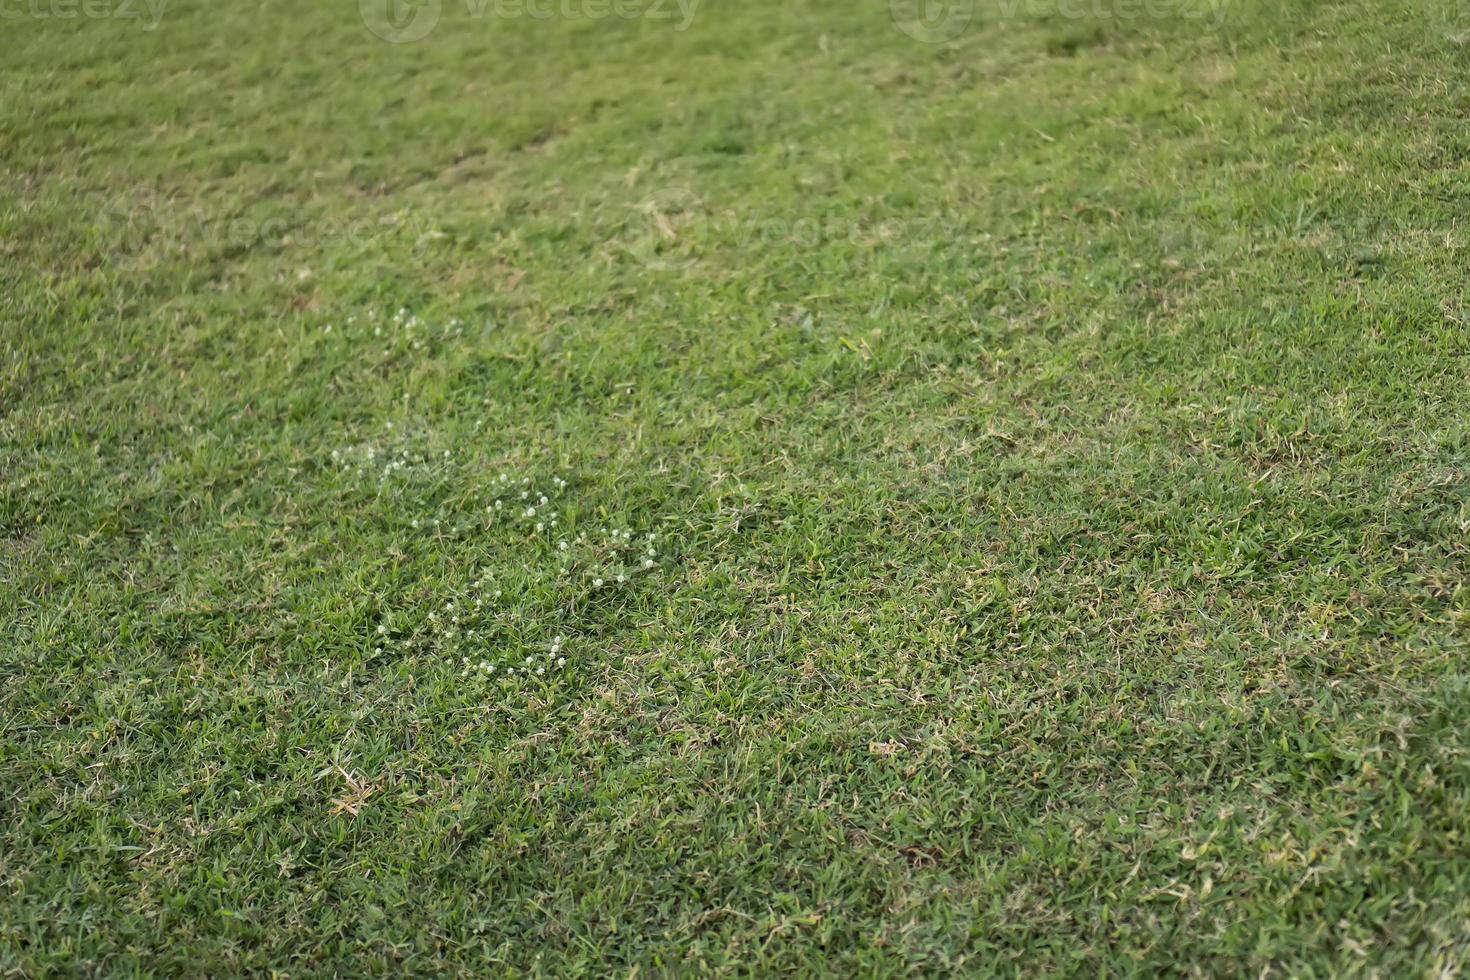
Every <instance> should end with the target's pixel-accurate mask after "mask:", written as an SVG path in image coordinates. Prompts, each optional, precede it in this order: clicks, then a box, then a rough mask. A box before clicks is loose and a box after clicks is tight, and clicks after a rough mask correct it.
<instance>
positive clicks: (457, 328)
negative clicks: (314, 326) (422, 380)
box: [322, 307, 464, 356]
mask: <svg viewBox="0 0 1470 980" xmlns="http://www.w3.org/2000/svg"><path fill="white" fill-rule="evenodd" d="M363 318H364V319H365V320H366V321H367V325H370V326H371V327H372V331H373V334H372V335H373V336H374V337H376V338H379V339H380V340H381V339H383V338H384V337H385V336H386V338H387V342H388V343H389V344H390V345H391V344H398V345H399V346H401V347H406V348H407V349H409V350H415V351H418V350H423V349H424V345H425V344H426V343H428V342H432V341H433V340H434V339H435V337H436V336H437V337H439V338H442V339H446V340H447V339H449V338H452V337H462V336H464V323H463V322H461V321H460V320H458V319H450V320H449V321H448V322H446V323H444V324H442V325H440V326H437V327H436V326H434V325H432V324H427V323H425V322H424V321H423V320H420V319H419V317H418V314H416V313H412V312H410V311H409V309H408V308H407V307H400V308H399V309H398V310H397V312H395V313H392V314H387V313H380V312H379V311H377V310H368V311H367V313H366V314H364V317H363ZM357 323H358V319H357V314H355V313H353V314H350V315H348V316H347V317H346V319H344V320H343V321H342V330H341V331H340V332H341V333H342V334H352V333H355V332H356V331H357V329H358V327H357ZM334 326H335V325H334V324H332V323H326V324H323V325H322V333H323V334H325V335H330V334H331V333H332V330H333V328H334ZM364 329H365V328H364ZM392 353H393V349H392V347H391V346H390V347H388V348H385V349H384V351H383V354H384V356H389V355H391V354H392Z"/></svg>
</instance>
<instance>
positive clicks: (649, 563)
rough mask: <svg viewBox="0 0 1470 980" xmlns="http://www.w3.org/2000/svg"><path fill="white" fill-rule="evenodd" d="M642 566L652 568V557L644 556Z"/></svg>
mask: <svg viewBox="0 0 1470 980" xmlns="http://www.w3.org/2000/svg"><path fill="white" fill-rule="evenodd" d="M643 567H644V568H652V567H653V559H652V558H645V559H643Z"/></svg>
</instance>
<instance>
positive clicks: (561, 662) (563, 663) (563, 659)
mask: <svg viewBox="0 0 1470 980" xmlns="http://www.w3.org/2000/svg"><path fill="white" fill-rule="evenodd" d="M556 665H557V666H558V667H565V666H566V665H567V658H566V657H557V658H556Z"/></svg>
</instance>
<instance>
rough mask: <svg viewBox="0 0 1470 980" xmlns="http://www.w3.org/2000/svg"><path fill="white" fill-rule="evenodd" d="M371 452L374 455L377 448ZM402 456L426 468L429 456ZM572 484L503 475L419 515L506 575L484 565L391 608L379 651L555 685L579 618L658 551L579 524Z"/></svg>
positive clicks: (419, 522) (649, 537) (423, 523)
mask: <svg viewBox="0 0 1470 980" xmlns="http://www.w3.org/2000/svg"><path fill="white" fill-rule="evenodd" d="M358 455H359V456H361V455H363V452H362V451H358ZM368 458H375V457H373V456H372V455H371V451H370V450H369V451H368ZM405 458H416V459H421V460H423V461H424V464H425V465H428V462H429V460H430V459H432V457H431V456H420V457H405ZM434 465H438V462H437V460H436V461H435V463H434ZM569 486H570V483H569V481H567V480H566V479H564V478H563V477H561V476H552V477H551V478H550V480H549V485H547V484H546V482H544V481H533V480H532V478H531V477H519V478H517V477H516V476H514V475H512V474H510V473H500V474H498V475H497V476H496V477H495V478H494V479H492V480H490V481H488V485H485V486H482V488H481V489H480V491H479V492H478V493H471V494H466V495H464V496H461V497H459V498H457V501H456V504H455V505H454V509H450V510H445V509H441V510H440V512H439V513H440V516H435V517H432V518H415V519H413V521H412V522H411V526H412V527H413V528H415V529H420V530H427V531H428V532H429V533H430V537H428V538H427V540H428V541H431V542H440V541H445V540H446V539H457V540H456V541H455V544H454V545H453V547H454V548H455V549H456V550H458V549H462V548H464V547H465V546H466V545H469V546H471V547H473V548H475V550H480V549H481V548H482V547H483V549H484V556H483V558H482V559H480V560H481V561H484V560H487V559H488V560H495V561H498V562H500V563H501V564H500V565H499V566H498V567H499V573H500V574H499V575H497V571H496V569H495V568H491V567H482V568H480V569H479V570H478V571H477V572H474V573H472V574H471V576H466V578H469V581H468V584H466V585H464V586H462V587H451V588H450V589H449V590H448V594H447V595H446V594H445V593H444V592H441V593H440V596H439V598H437V599H436V600H435V601H434V603H433V604H432V606H431V608H429V609H428V610H427V611H426V612H423V613H416V611H415V610H414V609H413V608H412V607H410V608H406V609H403V610H399V611H397V612H394V613H390V614H389V615H388V616H387V617H386V620H385V622H384V623H383V624H380V625H379V626H377V628H376V629H377V635H376V638H375V642H376V644H377V645H376V646H375V647H374V653H375V654H377V655H381V654H382V653H383V651H384V649H387V648H391V647H392V646H393V645H394V644H395V643H396V644H397V645H398V646H399V647H400V648H401V649H403V650H404V651H406V652H408V653H411V654H428V655H430V656H433V657H435V658H436V659H439V660H440V661H443V662H447V663H451V664H454V663H457V664H458V670H459V674H460V676H461V677H463V678H467V679H468V678H476V679H479V680H481V681H486V682H490V681H493V682H494V683H495V684H496V685H498V686H499V687H501V688H506V687H513V686H519V685H522V684H527V683H537V682H540V683H550V682H551V681H552V679H553V678H554V677H555V676H556V675H558V674H560V673H561V672H563V671H564V670H566V669H567V667H568V664H569V662H574V661H572V658H570V656H569V651H568V649H567V642H568V641H567V636H566V634H567V633H575V632H578V629H577V626H578V622H577V621H578V618H579V617H584V616H586V615H588V613H589V612H590V611H591V610H593V609H595V608H597V607H599V606H600V607H604V608H605V606H606V603H607V602H608V601H612V600H613V599H614V597H615V596H616V594H617V593H616V591H615V590H617V589H618V588H619V587H622V586H627V585H628V583H630V582H632V581H633V579H634V578H635V577H637V576H640V575H647V574H650V573H653V572H654V571H655V570H656V569H657V567H658V555H659V552H658V548H657V546H656V544H655V542H656V537H655V535H654V534H653V532H646V533H644V534H642V535H635V534H634V533H633V531H632V530H631V529H628V528H624V529H621V530H619V529H616V528H609V527H603V528H601V529H600V531H594V532H589V531H583V530H577V527H576V526H577V522H578V517H579V515H580V514H581V513H582V512H583V510H582V509H580V508H578V507H577V505H576V501H571V502H570V503H569V505H568V504H563V503H562V502H561V498H564V497H565V496H566V493H567V490H568V488H569ZM563 508H566V510H565V513H564V510H563ZM564 523H565V524H566V525H569V527H567V530H566V531H565V532H564V533H563V531H562V530H561V528H562V526H563V524H564ZM421 540H423V539H421ZM508 558H509V559H511V561H509V562H506V561H505V559H508ZM420 608H422V607H420ZM553 634H554V635H553ZM548 636H551V639H550V640H547V639H546V637H548ZM538 637H539V638H540V639H538Z"/></svg>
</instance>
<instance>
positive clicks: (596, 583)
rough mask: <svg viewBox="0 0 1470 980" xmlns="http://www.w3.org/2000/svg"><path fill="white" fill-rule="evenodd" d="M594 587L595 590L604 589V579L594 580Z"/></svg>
mask: <svg viewBox="0 0 1470 980" xmlns="http://www.w3.org/2000/svg"><path fill="white" fill-rule="evenodd" d="M592 585H593V587H594V588H598V589H600V588H602V579H600V578H599V579H593V580H592Z"/></svg>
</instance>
